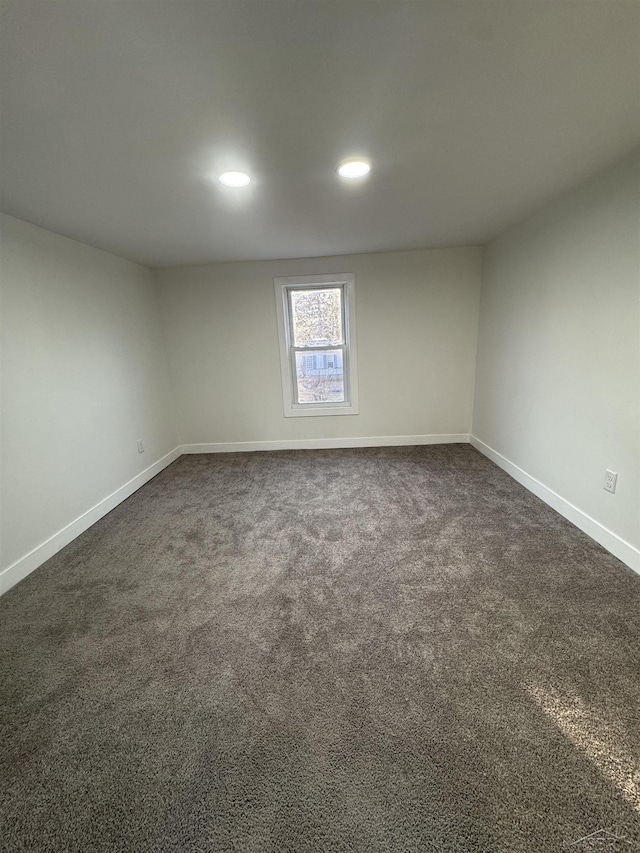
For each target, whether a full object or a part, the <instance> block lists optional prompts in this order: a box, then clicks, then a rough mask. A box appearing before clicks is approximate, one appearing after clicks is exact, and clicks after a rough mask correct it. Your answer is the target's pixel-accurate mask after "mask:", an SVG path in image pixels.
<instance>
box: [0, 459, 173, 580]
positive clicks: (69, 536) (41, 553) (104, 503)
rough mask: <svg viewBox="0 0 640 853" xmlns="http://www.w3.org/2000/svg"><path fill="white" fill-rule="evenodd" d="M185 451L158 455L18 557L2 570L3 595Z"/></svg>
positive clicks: (0, 573)
mask: <svg viewBox="0 0 640 853" xmlns="http://www.w3.org/2000/svg"><path fill="white" fill-rule="evenodd" d="M181 455H182V451H181V449H180V447H176V448H175V449H174V450H172V451H171V452H170V453H167V455H166V456H163V457H162V459H158V461H157V462H154V463H153V465H150V466H149V467H148V468H145V470H144V471H141V472H140V473H139V474H138V475H137V476H135V477H133V479H131V480H129V482H128V483H125V484H124V486H120V488H119V489H116V490H115V492H112V493H111V494H110V495H108V496H107V497H106V498H104V499H103V500H101V501H100V502H99V503H97V504H96V505H95V506H92V507H91V509H88V510H87V511H86V512H83V513H82V515H80V516H78V518H76V519H75V520H74V521H72V522H71V523H70V524H67V526H66V527H63V528H62V530H59V531H58V532H57V533H54V534H53V536H50V537H49V539H47V540H46V541H45V542H43V543H42V544H41V545H38V546H37V547H36V548H34V549H33V551H29V553H28V554H25V555H24V557H21V558H20V559H19V560H16V562H15V563H13V564H12V565H10V566H8V567H7V568H6V569H4V570H3V571H2V572H0V595H2V594H3V593H5V592H7V590H9V589H11V587H12V586H14V585H15V584H17V583H18V581H21V580H22V579H23V578H25V577H26V576H27V575H29V574H31V572H33V571H34V570H35V569H37V568H38V566H41V565H42V564H43V563H44V562H45V561H46V560H48V559H49V557H53V555H54V554H57V553H58V551H60V549H61V548H64V546H65V545H68V544H69V542H72V541H73V540H74V539H75V538H76V536H79V535H80V534H81V533H84V531H85V530H88V529H89V527H91V525H92V524H95V523H96V521H99V520H100V519H101V518H102V517H103V516H104V515H106V514H107V513H108V512H111V510H112V509H114V508H115V507H116V506H118V504H119V503H122V501H124V500H126V499H127V498H128V497H129V496H130V495H132V494H133V493H134V492H136V491H137V490H138V489H139V488H140V487H141V486H144V484H145V483H148V482H149V480H151V479H152V478H153V477H155V476H156V474H159V473H160V471H162V469H163V468H166V467H167V465H170V464H171V463H172V462H175V460H176V459H178V457H179V456H181Z"/></svg>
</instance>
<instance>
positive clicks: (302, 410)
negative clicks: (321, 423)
mask: <svg viewBox="0 0 640 853" xmlns="http://www.w3.org/2000/svg"><path fill="white" fill-rule="evenodd" d="M357 414H359V412H358V408H357V407H356V406H311V405H309V406H304V407H302V406H295V407H293V406H292V407H291V408H288V409H285V412H284V416H285V418H308V417H316V418H317V417H323V416H324V417H328V416H331V417H334V416H335V415H357Z"/></svg>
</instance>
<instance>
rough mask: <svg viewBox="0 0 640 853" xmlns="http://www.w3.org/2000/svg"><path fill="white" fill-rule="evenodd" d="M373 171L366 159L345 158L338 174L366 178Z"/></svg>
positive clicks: (346, 176) (345, 176)
mask: <svg viewBox="0 0 640 853" xmlns="http://www.w3.org/2000/svg"><path fill="white" fill-rule="evenodd" d="M370 171H371V166H370V164H369V163H367V161H366V160H345V161H344V163H340V165H339V166H338V174H339V175H341V176H342V177H343V178H364V176H365V175H368V174H369V172H370Z"/></svg>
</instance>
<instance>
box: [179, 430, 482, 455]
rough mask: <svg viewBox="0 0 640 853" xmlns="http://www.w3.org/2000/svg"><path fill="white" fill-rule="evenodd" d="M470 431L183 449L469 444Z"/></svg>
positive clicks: (188, 448) (232, 450) (184, 449)
mask: <svg viewBox="0 0 640 853" xmlns="http://www.w3.org/2000/svg"><path fill="white" fill-rule="evenodd" d="M468 442H469V434H468V433H460V434H457V433H455V434H454V433H446V434H444V435H376V436H369V437H366V438H291V439H284V440H282V441H232V442H216V443H214V444H183V445H182V452H183V453H247V452H251V451H255V450H327V449H328V448H331V447H398V446H401V445H409V444H460V443H463V444H468Z"/></svg>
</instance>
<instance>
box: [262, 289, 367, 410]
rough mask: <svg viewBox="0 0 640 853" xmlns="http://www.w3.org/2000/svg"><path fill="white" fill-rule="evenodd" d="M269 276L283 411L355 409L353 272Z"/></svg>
mask: <svg viewBox="0 0 640 853" xmlns="http://www.w3.org/2000/svg"><path fill="white" fill-rule="evenodd" d="M274 281H275V289H276V307H277V315H278V332H279V336H280V365H281V369H282V397H283V402H284V414H285V417H288V418H289V417H301V416H305V415H357V414H358V387H357V372H356V347H355V294H354V287H355V283H354V277H353V275H351V274H350V273H346V274H344V275H327V276H299V277H292V278H276V279H275V280H274Z"/></svg>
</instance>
